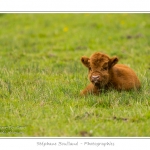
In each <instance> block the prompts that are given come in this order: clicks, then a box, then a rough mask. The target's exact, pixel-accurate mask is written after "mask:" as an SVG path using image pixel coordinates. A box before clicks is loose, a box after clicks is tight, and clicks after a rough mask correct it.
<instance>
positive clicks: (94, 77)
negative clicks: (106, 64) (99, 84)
mask: <svg viewBox="0 0 150 150" xmlns="http://www.w3.org/2000/svg"><path fill="white" fill-rule="evenodd" d="M98 79H99V76H92V77H91V81H92V82H94V81H97V80H98Z"/></svg>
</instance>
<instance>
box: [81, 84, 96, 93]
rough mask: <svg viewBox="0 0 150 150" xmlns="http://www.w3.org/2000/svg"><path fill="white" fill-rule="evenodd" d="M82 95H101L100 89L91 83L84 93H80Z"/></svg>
mask: <svg viewBox="0 0 150 150" xmlns="http://www.w3.org/2000/svg"><path fill="white" fill-rule="evenodd" d="M80 94H81V95H83V96H84V95H87V94H95V95H98V94H99V89H98V87H96V86H94V85H93V84H92V83H90V84H89V85H88V86H87V87H86V88H85V89H84V90H83V91H81V93H80Z"/></svg>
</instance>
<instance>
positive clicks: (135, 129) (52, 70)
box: [0, 14, 150, 137]
mask: <svg viewBox="0 0 150 150" xmlns="http://www.w3.org/2000/svg"><path fill="white" fill-rule="evenodd" d="M149 29H150V14H0V118H1V119H0V136H53V137H55V136H63V137H64V136H67V137H68V136H69V137H72V136H75V137H76V136H95V137H97V136H98V137H103V136H104V137H105V136H106V137H107V136H111V137H118V136H121V137H122V136H125V137H130V136H150V127H149V125H150V78H149V77H150V38H149V34H150V30H149ZM96 51H101V52H104V53H106V54H108V55H110V56H114V55H116V56H118V57H119V59H120V60H119V63H123V64H127V65H128V66H130V67H131V68H132V69H134V70H135V72H136V73H137V75H138V77H139V79H140V81H141V83H142V88H141V90H140V91H138V92H136V91H130V92H117V91H115V90H113V91H108V92H107V93H102V94H101V95H100V96H93V95H89V96H87V97H80V95H79V93H80V91H81V90H82V89H83V88H85V86H86V85H87V84H88V83H89V81H88V79H87V69H86V68H85V67H84V66H83V65H82V64H81V62H80V57H81V56H83V55H86V56H90V55H91V54H92V53H94V52H96Z"/></svg>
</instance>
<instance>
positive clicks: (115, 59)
mask: <svg viewBox="0 0 150 150" xmlns="http://www.w3.org/2000/svg"><path fill="white" fill-rule="evenodd" d="M118 61H119V59H118V57H116V56H114V57H112V58H110V60H109V68H111V67H113V66H114V65H115V64H116V63H117V62H118Z"/></svg>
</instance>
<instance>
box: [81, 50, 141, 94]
mask: <svg viewBox="0 0 150 150" xmlns="http://www.w3.org/2000/svg"><path fill="white" fill-rule="evenodd" d="M81 62H82V63H83V64H84V65H85V66H86V67H87V68H88V69H89V74H88V77H89V80H90V82H91V83H90V84H89V85H88V86H87V87H86V88H85V89H84V90H83V91H82V92H81V95H86V94H88V93H94V94H99V93H100V92H101V90H102V89H103V90H108V89H109V88H114V89H116V90H119V91H120V90H131V89H139V88H140V81H139V79H138V78H137V76H136V74H135V73H134V71H133V70H132V69H131V68H129V67H128V66H126V65H123V64H117V62H118V58H117V57H112V58H110V57H109V56H107V55H105V54H102V53H99V52H96V53H94V54H93V55H91V57H90V58H88V57H86V56H83V57H81Z"/></svg>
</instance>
